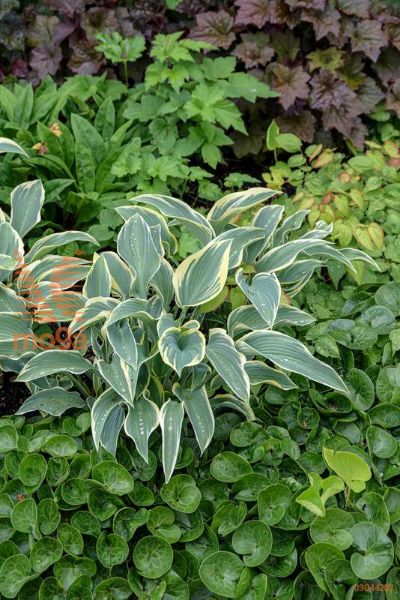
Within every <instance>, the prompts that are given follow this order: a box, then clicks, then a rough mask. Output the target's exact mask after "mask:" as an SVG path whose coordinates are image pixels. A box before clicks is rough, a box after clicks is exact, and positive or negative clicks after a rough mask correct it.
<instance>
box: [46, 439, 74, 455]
mask: <svg viewBox="0 0 400 600" xmlns="http://www.w3.org/2000/svg"><path fill="white" fill-rule="evenodd" d="M43 450H44V451H45V452H48V453H49V454H51V455H52V456H58V457H66V458H70V457H71V456H74V455H75V454H76V452H77V450H78V446H77V444H76V441H75V440H74V438H72V437H70V436H69V435H55V436H54V437H51V438H50V439H49V440H48V441H47V442H46V443H45V445H44V446H43Z"/></svg>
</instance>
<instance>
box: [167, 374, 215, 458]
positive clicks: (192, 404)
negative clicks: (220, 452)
mask: <svg viewBox="0 0 400 600" xmlns="http://www.w3.org/2000/svg"><path fill="white" fill-rule="evenodd" d="M173 392H174V394H175V395H176V396H177V397H178V398H179V400H181V402H183V405H184V407H185V411H186V414H187V416H188V417H189V420H190V422H191V424H192V427H193V431H194V434H195V436H196V440H197V443H198V445H199V448H200V451H201V453H203V452H204V450H205V449H206V448H207V447H208V445H209V444H210V442H211V440H212V438H213V435H214V427H215V423H214V414H213V411H212V408H211V406H210V402H209V399H208V396H207V391H206V389H205V387H204V386H203V387H201V388H200V389H198V390H184V389H182V388H181V387H180V386H179V384H176V385H175V386H174V389H173Z"/></svg>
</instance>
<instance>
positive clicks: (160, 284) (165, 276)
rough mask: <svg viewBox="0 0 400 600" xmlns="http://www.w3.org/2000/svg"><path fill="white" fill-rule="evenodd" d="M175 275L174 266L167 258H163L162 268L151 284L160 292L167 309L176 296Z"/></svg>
mask: <svg viewBox="0 0 400 600" xmlns="http://www.w3.org/2000/svg"><path fill="white" fill-rule="evenodd" d="M173 276H174V270H173V268H172V267H171V265H170V264H169V262H168V261H167V260H165V258H162V259H161V263H160V268H159V269H158V271H157V273H155V275H153V277H152V279H151V281H150V285H151V286H152V287H154V288H155V289H156V291H157V292H158V293H159V294H160V296H161V298H162V302H163V306H164V308H165V309H167V308H168V307H169V305H170V304H171V302H172V299H173V297H174V286H173V285H172V279H173Z"/></svg>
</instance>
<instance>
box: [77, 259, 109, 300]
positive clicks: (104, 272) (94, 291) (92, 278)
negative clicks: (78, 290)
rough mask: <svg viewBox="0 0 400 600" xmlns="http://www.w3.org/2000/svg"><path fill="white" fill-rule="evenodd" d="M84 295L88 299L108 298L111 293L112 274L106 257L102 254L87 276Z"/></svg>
mask: <svg viewBox="0 0 400 600" xmlns="http://www.w3.org/2000/svg"><path fill="white" fill-rule="evenodd" d="M82 292H83V295H84V296H86V298H99V297H105V298H108V297H109V296H110V293H111V274H110V271H109V268H108V264H107V261H106V259H105V258H104V256H103V255H102V254H101V255H100V256H98V257H97V260H95V261H94V262H93V265H92V267H91V269H90V271H89V273H88V274H87V277H86V281H85V285H84V286H83V290H82Z"/></svg>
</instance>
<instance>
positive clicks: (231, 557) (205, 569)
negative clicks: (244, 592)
mask: <svg viewBox="0 0 400 600" xmlns="http://www.w3.org/2000/svg"><path fill="white" fill-rule="evenodd" d="M244 569H245V565H244V564H243V563H242V561H241V560H240V558H239V557H238V556H236V554H232V552H226V551H219V552H214V554H210V556H208V557H207V558H206V559H205V560H203V562H202V563H201V565H200V570H199V574H200V578H201V580H202V582H203V583H204V585H205V586H206V587H207V589H209V590H210V591H211V592H213V593H214V594H217V595H218V596H222V597H224V598H236V597H237V595H236V592H237V588H238V585H239V581H240V577H241V575H242V572H243V570H244Z"/></svg>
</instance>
